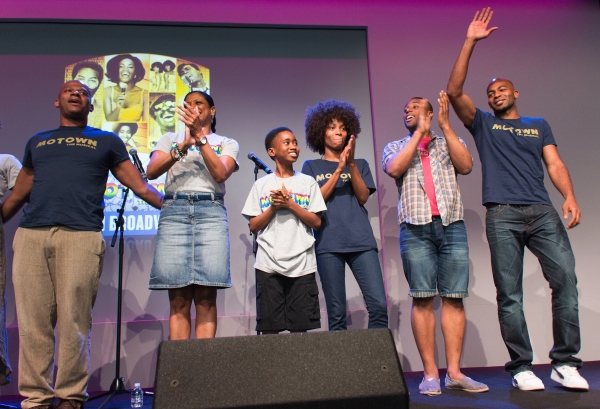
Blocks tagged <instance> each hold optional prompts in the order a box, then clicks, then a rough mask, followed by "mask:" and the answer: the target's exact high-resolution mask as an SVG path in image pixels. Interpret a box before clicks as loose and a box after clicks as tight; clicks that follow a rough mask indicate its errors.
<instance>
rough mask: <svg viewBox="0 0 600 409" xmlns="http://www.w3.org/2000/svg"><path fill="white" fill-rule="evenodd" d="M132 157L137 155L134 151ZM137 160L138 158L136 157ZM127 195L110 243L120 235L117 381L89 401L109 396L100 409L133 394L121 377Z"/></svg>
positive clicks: (143, 176)
mask: <svg viewBox="0 0 600 409" xmlns="http://www.w3.org/2000/svg"><path fill="white" fill-rule="evenodd" d="M132 151H134V152H133V153H132V156H133V155H135V154H137V152H135V150H134V149H132ZM130 153H131V152H130ZM136 158H137V156H136ZM134 164H135V166H136V168H138V171H139V172H140V174H141V175H142V178H143V179H144V180H145V181H146V182H147V181H148V179H147V177H146V172H144V169H143V167H141V163H140V164H139V167H138V163H135V158H134ZM124 192H125V194H124V195H123V201H122V202H121V208H120V209H119V211H118V217H117V220H115V227H116V228H115V234H113V237H112V241H111V242H110V246H111V247H114V246H115V242H116V241H117V234H118V235H119V277H118V280H117V323H116V324H117V341H116V350H115V379H113V381H112V383H111V384H110V388H109V390H108V391H107V392H102V393H100V394H99V395H96V396H94V397H92V398H90V399H89V401H92V400H95V399H99V398H101V397H104V396H106V395H108V398H106V400H105V401H104V402H103V403H102V405H100V406H99V407H98V409H104V407H106V405H108V403H109V402H110V401H111V400H112V398H114V397H115V396H116V395H122V394H124V393H131V390H130V389H125V378H124V377H122V376H121V374H120V373H121V309H122V304H123V256H124V255H125V244H124V243H125V241H124V239H123V231H124V226H125V218H124V217H123V213H124V212H125V203H127V195H128V194H129V188H128V187H126V188H125V191H124ZM144 395H154V393H153V392H144Z"/></svg>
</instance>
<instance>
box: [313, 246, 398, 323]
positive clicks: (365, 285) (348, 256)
mask: <svg viewBox="0 0 600 409" xmlns="http://www.w3.org/2000/svg"><path fill="white" fill-rule="evenodd" d="M346 263H348V266H350V269H351V270H352V274H354V278H356V282H357V283H358V286H359V287H360V290H361V291H362V293H363V298H364V300H365V304H366V306H367V311H368V313H369V328H387V327H388V316H387V304H386V299H385V288H384V286H383V276H382V274H381V267H380V265H379V258H378V257H377V251H375V250H367V251H358V252H354V253H322V254H317V270H318V274H319V278H320V279H321V288H322V289H323V294H324V295H325V304H326V305H327V321H328V324H329V331H340V330H345V329H347V326H346V281H345V278H346V266H345V264H346Z"/></svg>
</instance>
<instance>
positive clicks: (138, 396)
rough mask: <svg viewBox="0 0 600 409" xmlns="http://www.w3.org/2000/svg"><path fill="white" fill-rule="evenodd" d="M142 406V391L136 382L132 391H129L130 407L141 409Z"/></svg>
mask: <svg viewBox="0 0 600 409" xmlns="http://www.w3.org/2000/svg"><path fill="white" fill-rule="evenodd" d="M142 406H144V391H142V388H141V385H140V384H139V383H137V382H136V384H135V385H134V389H133V390H132V391H131V407H132V408H141V407H142Z"/></svg>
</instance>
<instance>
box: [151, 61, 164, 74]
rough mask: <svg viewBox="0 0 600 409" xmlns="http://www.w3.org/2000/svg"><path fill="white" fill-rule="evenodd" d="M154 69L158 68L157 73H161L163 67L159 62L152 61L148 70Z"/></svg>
mask: <svg viewBox="0 0 600 409" xmlns="http://www.w3.org/2000/svg"><path fill="white" fill-rule="evenodd" d="M154 68H158V72H163V68H164V65H163V63H161V62H160V61H154V62H153V63H152V65H151V66H150V70H151V71H154Z"/></svg>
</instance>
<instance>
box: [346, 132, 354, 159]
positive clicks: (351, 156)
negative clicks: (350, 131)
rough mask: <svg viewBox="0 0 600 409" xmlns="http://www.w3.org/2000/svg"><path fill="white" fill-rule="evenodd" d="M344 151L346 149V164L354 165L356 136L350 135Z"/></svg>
mask: <svg viewBox="0 0 600 409" xmlns="http://www.w3.org/2000/svg"><path fill="white" fill-rule="evenodd" d="M346 149H348V159H347V163H348V164H350V163H354V151H355V150H356V136H354V135H350V140H349V141H348V146H346Z"/></svg>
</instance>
